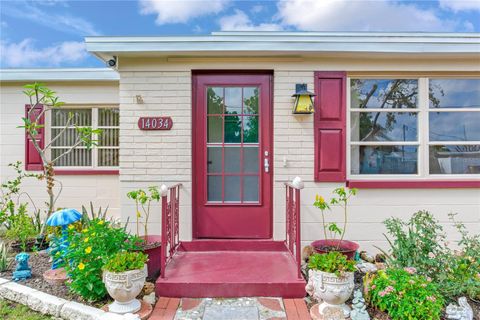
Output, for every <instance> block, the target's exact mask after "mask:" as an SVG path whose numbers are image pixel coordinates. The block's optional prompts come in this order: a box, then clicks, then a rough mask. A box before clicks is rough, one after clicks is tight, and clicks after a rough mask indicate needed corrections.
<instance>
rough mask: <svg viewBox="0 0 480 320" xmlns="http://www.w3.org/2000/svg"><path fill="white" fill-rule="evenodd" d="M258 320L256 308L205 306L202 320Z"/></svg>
mask: <svg viewBox="0 0 480 320" xmlns="http://www.w3.org/2000/svg"><path fill="white" fill-rule="evenodd" d="M227 319H228V320H258V308H257V307H255V306H246V307H231V306H221V305H219V306H216V305H212V306H206V307H205V313H204V314H203V320H227Z"/></svg>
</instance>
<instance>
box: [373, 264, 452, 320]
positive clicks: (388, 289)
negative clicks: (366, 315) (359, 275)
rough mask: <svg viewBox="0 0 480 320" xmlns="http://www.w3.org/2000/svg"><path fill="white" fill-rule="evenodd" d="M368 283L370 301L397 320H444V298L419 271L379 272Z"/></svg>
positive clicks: (397, 270)
mask: <svg viewBox="0 0 480 320" xmlns="http://www.w3.org/2000/svg"><path fill="white" fill-rule="evenodd" d="M365 279H366V283H365V291H366V293H367V294H366V299H367V301H369V302H370V303H371V304H372V305H373V306H374V307H376V308H378V309H380V310H382V311H386V312H387V313H388V315H389V316H390V317H391V318H392V319H393V320H404V319H416V320H437V319H440V315H441V312H442V308H443V305H444V300H443V298H442V295H441V294H440V292H439V291H438V287H437V285H436V284H434V283H433V282H432V281H431V280H430V279H428V278H426V277H424V276H421V275H418V274H416V270H415V268H412V267H410V268H405V269H387V270H386V271H384V270H379V271H378V272H377V273H376V274H373V275H370V274H369V275H367V277H366V278H365Z"/></svg>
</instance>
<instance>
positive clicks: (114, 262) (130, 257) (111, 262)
mask: <svg viewBox="0 0 480 320" xmlns="http://www.w3.org/2000/svg"><path fill="white" fill-rule="evenodd" d="M147 260H148V256H147V255H146V254H144V253H142V252H128V251H122V252H117V253H116V254H115V255H113V256H112V257H110V259H108V261H107V263H106V264H105V266H104V267H103V270H106V271H110V272H125V271H130V270H138V269H143V267H144V265H145V263H146V262H147Z"/></svg>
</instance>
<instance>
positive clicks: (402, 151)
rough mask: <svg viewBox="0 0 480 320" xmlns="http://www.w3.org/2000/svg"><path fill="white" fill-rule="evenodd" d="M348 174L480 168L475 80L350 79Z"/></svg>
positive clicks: (479, 102)
mask: <svg viewBox="0 0 480 320" xmlns="http://www.w3.org/2000/svg"><path fill="white" fill-rule="evenodd" d="M349 85H350V90H349V92H350V98H349V106H350V109H349V110H350V112H349V130H350V133H349V150H347V153H348V155H349V173H350V176H353V177H355V176H356V177H369V178H370V177H373V178H378V179H383V178H392V176H393V177H395V176H399V177H418V178H426V177H429V178H435V177H443V178H445V175H462V176H468V175H472V174H479V173H480V125H479V124H480V80H479V79H437V78H410V79H365V78H363V79H362V78H357V79H350V81H349Z"/></svg>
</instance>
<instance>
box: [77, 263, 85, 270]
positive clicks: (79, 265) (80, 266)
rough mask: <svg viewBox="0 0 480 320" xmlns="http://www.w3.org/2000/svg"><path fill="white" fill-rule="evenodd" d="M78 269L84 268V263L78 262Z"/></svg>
mask: <svg viewBox="0 0 480 320" xmlns="http://www.w3.org/2000/svg"><path fill="white" fill-rule="evenodd" d="M78 269H80V270H83V269H85V265H84V264H83V263H81V262H80V263H79V264H78Z"/></svg>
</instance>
